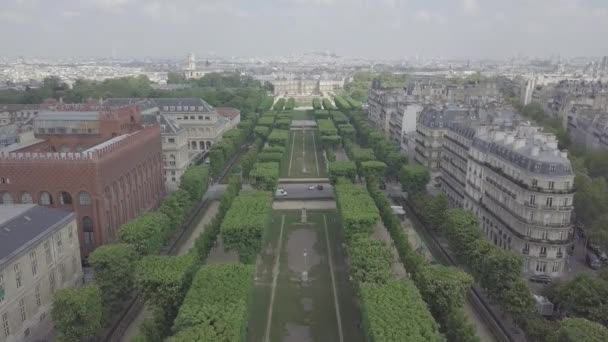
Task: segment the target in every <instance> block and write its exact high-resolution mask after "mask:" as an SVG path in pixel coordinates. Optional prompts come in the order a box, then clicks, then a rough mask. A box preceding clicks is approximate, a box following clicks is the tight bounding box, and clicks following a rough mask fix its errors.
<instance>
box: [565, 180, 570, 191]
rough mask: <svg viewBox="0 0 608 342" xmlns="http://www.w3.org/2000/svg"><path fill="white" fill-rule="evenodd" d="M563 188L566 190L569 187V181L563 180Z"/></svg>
mask: <svg viewBox="0 0 608 342" xmlns="http://www.w3.org/2000/svg"><path fill="white" fill-rule="evenodd" d="M564 189H566V190H569V189H570V182H564Z"/></svg>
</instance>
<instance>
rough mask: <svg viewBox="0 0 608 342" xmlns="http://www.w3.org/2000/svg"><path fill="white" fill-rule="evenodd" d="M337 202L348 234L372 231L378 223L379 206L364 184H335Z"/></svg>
mask: <svg viewBox="0 0 608 342" xmlns="http://www.w3.org/2000/svg"><path fill="white" fill-rule="evenodd" d="M334 190H335V193H336V204H337V207H338V211H339V212H340V217H341V218H342V224H343V225H344V230H345V231H346V235H347V236H349V237H350V236H353V235H354V234H357V233H366V234H367V233H370V232H371V231H372V227H373V225H374V224H376V223H378V221H379V220H380V217H379V216H378V208H376V205H375V204H374V201H373V200H372V198H371V197H370V196H369V194H368V193H367V189H366V188H365V187H364V186H362V185H355V184H352V183H346V182H338V184H336V185H335V186H334Z"/></svg>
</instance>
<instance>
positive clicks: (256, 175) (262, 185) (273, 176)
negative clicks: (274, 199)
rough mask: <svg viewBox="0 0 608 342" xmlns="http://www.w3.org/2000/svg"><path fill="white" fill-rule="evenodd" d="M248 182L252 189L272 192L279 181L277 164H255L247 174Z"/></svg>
mask: <svg viewBox="0 0 608 342" xmlns="http://www.w3.org/2000/svg"><path fill="white" fill-rule="evenodd" d="M249 181H250V182H251V186H252V187H253V188H254V189H257V190H266V191H274V190H275V188H276V187H277V182H278V181H279V163H260V162H258V163H256V164H255V165H253V170H251V172H249Z"/></svg>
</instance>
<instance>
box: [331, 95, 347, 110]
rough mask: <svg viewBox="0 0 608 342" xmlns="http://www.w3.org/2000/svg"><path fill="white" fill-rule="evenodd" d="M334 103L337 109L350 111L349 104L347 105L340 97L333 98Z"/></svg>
mask: <svg viewBox="0 0 608 342" xmlns="http://www.w3.org/2000/svg"><path fill="white" fill-rule="evenodd" d="M334 102H335V103H336V107H338V109H339V110H350V109H351V106H350V103H348V101H346V100H345V99H344V98H343V97H342V96H338V95H336V96H334Z"/></svg>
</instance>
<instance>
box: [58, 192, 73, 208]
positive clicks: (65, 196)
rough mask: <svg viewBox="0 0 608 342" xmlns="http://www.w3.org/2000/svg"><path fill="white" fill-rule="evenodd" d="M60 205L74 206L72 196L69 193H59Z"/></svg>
mask: <svg viewBox="0 0 608 342" xmlns="http://www.w3.org/2000/svg"><path fill="white" fill-rule="evenodd" d="M59 203H60V204H61V205H72V195H70V193H69V192H66V191H62V192H61V193H59Z"/></svg>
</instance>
